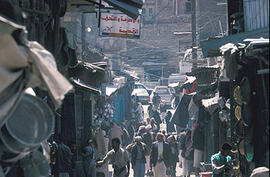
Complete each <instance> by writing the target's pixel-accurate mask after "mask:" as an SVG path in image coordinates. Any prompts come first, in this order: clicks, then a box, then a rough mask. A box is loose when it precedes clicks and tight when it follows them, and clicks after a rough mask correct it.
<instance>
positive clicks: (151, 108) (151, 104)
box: [147, 102, 154, 117]
mask: <svg viewBox="0 0 270 177" xmlns="http://www.w3.org/2000/svg"><path fill="white" fill-rule="evenodd" d="M153 108H154V106H153V103H152V102H150V103H149V106H148V108H147V112H148V117H152V116H153Z"/></svg>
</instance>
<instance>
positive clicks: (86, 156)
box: [82, 139, 98, 177]
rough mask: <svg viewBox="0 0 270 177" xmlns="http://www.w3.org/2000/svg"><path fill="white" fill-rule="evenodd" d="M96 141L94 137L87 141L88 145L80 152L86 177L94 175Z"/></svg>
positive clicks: (93, 176) (94, 176)
mask: <svg viewBox="0 0 270 177" xmlns="http://www.w3.org/2000/svg"><path fill="white" fill-rule="evenodd" d="M96 148H97V143H96V141H95V140H94V139H90V140H89V141H88V145H87V146H86V147H84V149H83V152H82V157H83V169H84V173H85V176H86V177H96V164H95V159H96V157H97V153H98V152H97V149H96Z"/></svg>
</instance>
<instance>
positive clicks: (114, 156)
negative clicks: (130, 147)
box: [97, 138, 130, 177]
mask: <svg viewBox="0 0 270 177" xmlns="http://www.w3.org/2000/svg"><path fill="white" fill-rule="evenodd" d="M120 144H121V143H120V139H119V138H113V139H112V148H113V149H112V150H111V151H109V152H108V153H107V154H106V156H105V157H104V158H103V160H101V161H98V162H97V165H98V166H101V165H103V164H105V163H106V162H108V161H109V160H111V163H112V167H113V169H114V172H113V177H128V176H129V170H130V161H129V156H128V152H127V151H126V150H124V149H123V148H121V147H120Z"/></svg>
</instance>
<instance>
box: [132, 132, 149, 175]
mask: <svg viewBox="0 0 270 177" xmlns="http://www.w3.org/2000/svg"><path fill="white" fill-rule="evenodd" d="M130 152H131V153H130V154H131V164H132V168H133V170H134V177H144V175H145V163H146V158H145V157H146V155H148V154H149V149H148V148H147V146H146V144H144V143H143V142H142V137H141V136H136V137H135V138H134V143H133V144H132V145H131V148H130Z"/></svg>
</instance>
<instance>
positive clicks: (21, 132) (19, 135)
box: [0, 94, 54, 154]
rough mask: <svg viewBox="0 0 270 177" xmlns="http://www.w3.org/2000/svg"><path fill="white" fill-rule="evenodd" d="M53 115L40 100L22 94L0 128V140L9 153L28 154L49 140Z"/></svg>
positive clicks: (52, 125)
mask: <svg viewBox="0 0 270 177" xmlns="http://www.w3.org/2000/svg"><path fill="white" fill-rule="evenodd" d="M53 128H54V114H53V112H52V111H51V109H50V108H49V106H48V105H47V104H46V103H45V102H44V101H43V100H42V99H40V98H38V97H35V96H32V95H28V94H24V95H23V97H22V99H21V101H20V103H19V104H18V106H17V107H16V109H15V110H14V112H13V113H12V114H11V115H10V117H9V118H8V120H7V121H6V122H5V124H4V126H3V127H2V128H1V133H0V138H1V140H2V142H3V144H4V146H5V147H6V150H7V151H8V152H11V153H16V154H19V153H21V152H30V151H32V150H33V149H35V148H37V147H38V146H39V145H40V143H41V142H42V141H44V140H46V139H48V138H49V136H50V135H51V133H52V131H53Z"/></svg>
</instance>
